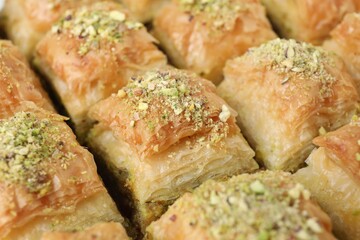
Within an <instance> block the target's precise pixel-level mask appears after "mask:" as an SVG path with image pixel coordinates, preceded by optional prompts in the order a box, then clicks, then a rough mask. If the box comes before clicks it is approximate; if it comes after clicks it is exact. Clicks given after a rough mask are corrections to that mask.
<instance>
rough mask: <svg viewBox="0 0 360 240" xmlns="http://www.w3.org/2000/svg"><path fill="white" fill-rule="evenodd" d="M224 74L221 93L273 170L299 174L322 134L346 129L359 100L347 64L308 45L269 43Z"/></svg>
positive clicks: (259, 155)
mask: <svg viewBox="0 0 360 240" xmlns="http://www.w3.org/2000/svg"><path fill="white" fill-rule="evenodd" d="M224 72H225V81H224V82H223V83H222V84H221V85H220V86H219V92H220V95H222V96H223V97H224V98H225V100H227V101H228V103H229V104H230V106H232V107H233V108H234V109H235V110H236V111H237V112H238V113H239V115H238V121H239V124H240V127H241V129H242V130H243V132H244V135H245V136H246V137H247V139H248V141H249V143H250V145H251V146H252V147H253V148H254V150H255V151H256V153H257V155H256V157H257V158H258V159H259V160H260V161H262V162H263V163H264V165H265V166H266V167H267V168H269V169H282V170H296V169H297V168H298V167H299V165H301V164H302V163H303V162H304V160H305V159H306V157H307V156H308V155H309V154H310V152H311V150H312V149H313V148H314V147H313V145H312V143H311V141H312V139H313V138H314V137H316V136H317V135H318V134H319V130H321V131H325V130H333V129H336V128H338V127H340V126H342V125H345V124H346V123H348V122H349V121H350V119H351V116H352V115H353V114H354V113H355V112H356V108H357V101H358V100H359V96H358V94H357V91H356V88H355V85H354V82H353V80H352V78H351V77H350V75H349V74H348V72H347V70H346V68H345V66H344V64H343V62H342V61H341V60H340V59H339V58H338V57H336V56H335V55H334V54H330V53H328V52H325V51H324V50H322V49H321V48H317V47H313V46H312V45H310V44H307V43H300V42H296V41H294V40H280V39H276V40H273V41H270V42H268V43H266V44H263V45H261V46H260V47H258V48H253V49H251V50H250V51H249V52H247V53H246V54H245V55H243V56H242V57H239V58H236V59H234V60H231V61H229V62H228V63H227V66H226V67H225V70H224Z"/></svg>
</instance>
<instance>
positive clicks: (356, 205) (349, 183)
mask: <svg viewBox="0 0 360 240" xmlns="http://www.w3.org/2000/svg"><path fill="white" fill-rule="evenodd" d="M314 144H315V145H316V146H318V148H317V149H316V150H314V151H313V152H312V153H311V155H310V157H309V158H308V159H307V161H306V162H307V164H308V166H307V167H306V168H303V169H300V170H299V171H298V172H297V173H296V174H295V175H294V176H295V180H297V181H299V182H301V183H303V184H304V185H305V186H306V187H307V188H308V189H309V190H310V191H311V192H312V195H313V196H314V198H315V199H316V200H317V201H318V202H319V204H320V206H321V207H322V208H323V209H324V211H326V212H327V213H328V214H329V216H330V217H331V219H332V222H333V225H334V231H335V234H336V235H337V237H339V239H344V240H350V239H354V240H355V239H360V120H359V118H358V117H356V116H355V117H354V119H353V121H352V122H351V123H350V124H348V125H346V126H344V127H342V128H340V129H338V130H336V131H334V132H329V133H327V134H325V135H324V136H320V137H317V138H315V139H314Z"/></svg>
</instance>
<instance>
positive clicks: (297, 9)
mask: <svg viewBox="0 0 360 240" xmlns="http://www.w3.org/2000/svg"><path fill="white" fill-rule="evenodd" d="M261 1H262V3H263V4H264V5H265V6H266V10H267V13H268V15H269V17H270V20H271V21H272V22H273V23H274V25H275V27H276V29H277V30H278V31H279V32H280V35H281V36H282V37H285V38H293V39H296V40H299V41H305V42H310V43H312V44H321V43H322V42H323V41H324V40H325V39H326V38H327V37H329V33H330V31H331V30H332V29H333V28H334V27H335V26H336V25H337V24H338V23H339V22H340V21H341V20H342V18H343V17H344V16H345V14H346V13H350V12H354V11H355V5H354V3H353V0H321V1H314V0H293V1H283V0H261ZM355 1H358V0H355Z"/></svg>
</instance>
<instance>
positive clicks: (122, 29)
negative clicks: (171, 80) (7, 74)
mask: <svg viewBox="0 0 360 240" xmlns="http://www.w3.org/2000/svg"><path fill="white" fill-rule="evenodd" d="M154 42H155V39H154V38H153V37H152V36H151V35H150V34H149V33H147V31H146V29H145V27H144V26H143V25H142V24H141V23H139V22H136V21H133V20H131V17H130V16H129V14H128V12H127V11H126V10H125V9H124V8H123V7H122V6H121V5H119V4H116V3H111V2H102V3H95V4H93V5H90V6H87V7H82V8H78V9H77V10H69V11H67V12H66V13H65V15H64V16H63V17H62V18H61V20H60V21H59V22H58V23H57V24H55V25H54V26H53V27H52V30H51V31H50V32H49V33H48V34H47V35H46V36H45V37H44V38H43V39H42V40H41V41H40V43H39V44H38V46H37V50H36V57H35V64H36V66H37V67H38V69H39V70H40V71H41V72H42V73H43V74H44V75H45V76H46V77H47V79H48V81H49V82H50V84H51V85H52V86H53V88H54V89H55V92H56V93H57V94H58V95H59V97H60V100H61V102H62V104H63V105H64V106H65V109H66V111H67V112H68V114H69V116H70V117H71V120H72V121H73V123H74V125H75V130H76V132H77V134H78V136H79V137H80V139H81V138H82V136H83V135H84V133H86V131H87V129H88V127H89V122H88V121H87V119H86V115H87V111H88V109H89V107H90V106H92V105H93V104H95V103H96V102H98V101H99V100H101V99H104V98H106V97H108V96H109V95H111V94H112V93H114V92H116V91H117V90H119V89H120V88H121V87H123V86H124V85H126V83H127V79H129V78H130V76H131V75H133V74H135V73H137V72H140V71H143V70H146V69H151V68H154V67H160V66H163V65H166V62H167V60H166V57H165V56H164V54H163V53H161V52H160V50H158V49H157V47H156V46H155V45H154Z"/></svg>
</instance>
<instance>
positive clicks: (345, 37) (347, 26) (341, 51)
mask: <svg viewBox="0 0 360 240" xmlns="http://www.w3.org/2000/svg"><path fill="white" fill-rule="evenodd" d="M359 3H360V1H359ZM330 35H331V39H330V40H328V41H325V42H324V45H323V46H324V48H325V49H327V50H330V51H334V52H335V53H336V54H338V55H339V56H340V57H341V58H342V59H343V60H344V62H345V64H346V67H347V68H348V70H349V72H350V73H351V75H352V77H353V78H354V80H355V82H356V85H357V89H358V92H360V13H352V14H348V15H346V16H345V18H344V20H343V21H342V22H341V23H340V24H339V25H337V27H336V28H335V29H334V30H333V31H332V32H331V33H330Z"/></svg>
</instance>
